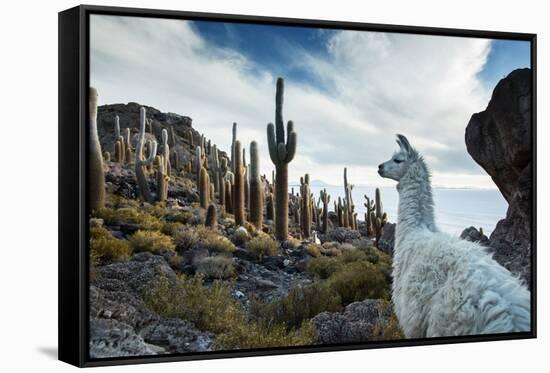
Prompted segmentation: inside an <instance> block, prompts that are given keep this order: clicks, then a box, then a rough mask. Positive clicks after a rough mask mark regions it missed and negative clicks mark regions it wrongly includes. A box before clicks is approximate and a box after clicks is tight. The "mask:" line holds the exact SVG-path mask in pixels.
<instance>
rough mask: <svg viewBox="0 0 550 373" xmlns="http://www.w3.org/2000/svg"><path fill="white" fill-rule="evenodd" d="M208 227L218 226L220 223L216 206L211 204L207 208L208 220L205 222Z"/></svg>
mask: <svg viewBox="0 0 550 373" xmlns="http://www.w3.org/2000/svg"><path fill="white" fill-rule="evenodd" d="M204 225H205V226H207V227H208V228H212V229H213V228H216V226H217V225H218V213H217V212H216V206H214V205H213V204H211V205H210V206H208V210H206V221H205V223H204Z"/></svg>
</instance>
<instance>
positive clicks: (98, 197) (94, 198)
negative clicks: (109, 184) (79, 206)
mask: <svg viewBox="0 0 550 373" xmlns="http://www.w3.org/2000/svg"><path fill="white" fill-rule="evenodd" d="M89 95H90V96H89V102H88V105H89V113H90V117H89V123H88V125H89V128H90V133H89V136H90V144H89V145H90V150H89V154H88V156H89V167H90V168H89V177H90V178H89V184H88V187H89V193H88V196H89V200H88V202H89V203H90V210H91V211H94V210H98V209H100V208H102V207H104V206H105V174H104V172H103V156H102V152H101V144H100V143H99V135H98V133H97V91H96V89H95V88H93V87H90V90H89Z"/></svg>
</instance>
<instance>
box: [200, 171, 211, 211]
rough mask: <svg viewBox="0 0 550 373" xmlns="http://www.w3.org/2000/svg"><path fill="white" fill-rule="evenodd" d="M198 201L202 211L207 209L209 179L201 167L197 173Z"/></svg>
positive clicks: (206, 172)
mask: <svg viewBox="0 0 550 373" xmlns="http://www.w3.org/2000/svg"><path fill="white" fill-rule="evenodd" d="M199 200H200V205H201V207H202V208H203V209H206V208H208V205H209V203H210V178H209V176H208V171H206V168H204V167H201V170H200V172H199Z"/></svg>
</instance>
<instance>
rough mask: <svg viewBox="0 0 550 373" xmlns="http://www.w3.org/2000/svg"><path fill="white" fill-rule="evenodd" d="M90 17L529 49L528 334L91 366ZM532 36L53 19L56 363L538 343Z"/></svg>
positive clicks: (288, 21) (353, 25)
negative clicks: (492, 42) (466, 40)
mask: <svg viewBox="0 0 550 373" xmlns="http://www.w3.org/2000/svg"><path fill="white" fill-rule="evenodd" d="M91 14H104V15H123V16H139V17H155V18H170V19H186V20H210V21H212V20H215V21H225V22H237V23H259V24H271V25H285V26H311V27H317V28H336V29H348V30H367V31H385V32H393V33H413V34H425V35H442V36H458V37H471V38H491V39H508V40H522V41H529V42H530V43H531V69H532V126H533V128H532V144H533V145H532V162H533V163H532V165H533V167H532V170H533V171H532V172H533V175H532V180H533V185H532V197H533V198H532V212H533V216H532V220H531V221H532V226H531V232H533V233H532V250H531V256H532V257H531V263H532V271H531V284H532V286H531V294H532V296H531V317H532V320H531V326H532V329H531V331H530V332H526V333H511V334H495V335H479V336H461V337H442V338H430V339H407V340H396V341H384V342H367V343H360V344H345V345H319V346H311V347H281V348H273V349H251V350H238V351H230V352H229V351H219V352H218V351H215V352H202V353H187V354H170V355H160V356H136V357H124V358H108V359H90V357H89V356H88V335H89V331H88V314H89V313H88V307H89V304H88V291H89V289H88V268H89V263H88V256H87V246H88V244H87V243H88V207H87V198H86V197H87V192H88V191H87V188H86V186H87V177H88V176H87V175H88V173H87V137H88V134H87V131H86V118H88V115H87V112H88V104H87V103H88V97H87V95H88V87H89V16H90V15H91ZM536 42H537V35H536V34H528V33H515V32H496V31H482V30H460V29H450V28H434V27H418V26H400V25H387V24H369V23H357V22H343V21H326V20H311V19H293V18H275V17H259V16H243V15H231V14H214V13H199V12H184V11H172V10H158V9H138V8H121V7H104V6H89V5H81V6H77V7H74V8H71V9H68V10H65V11H62V12H60V13H59V40H58V43H59V52H58V53H59V70H58V74H59V76H58V79H59V252H58V255H59V258H58V260H59V273H58V276H59V299H58V301H59V320H58V321H59V334H58V339H59V360H61V361H64V362H67V363H69V364H72V365H76V366H79V367H93V366H105V365H122V364H137V363H152V362H172V361H185V360H199V359H219V358H232V357H249V356H260V355H282V354H296V353H311V352H327V351H340V350H357V349H371V348H389V347H403V346H418V345H435V344H444V343H445V344H450V343H464V342H483V341H497V340H511V339H527V338H536V335H537V333H536V331H537V324H536V320H537V319H536V304H537V302H536V301H537V282H536V272H537V271H536V266H537V262H536V256H537V255H536V251H537V250H536V247H537V246H536V223H537V221H536V218H537V212H536V201H537V187H536V185H537V172H536V169H537V157H536V153H537V152H536V144H537V142H536V139H537V131H536V129H537V124H536V119H537V118H536V112H537V110H536V109H537V108H536V97H537V95H536V92H537V90H536V75H537V68H536Z"/></svg>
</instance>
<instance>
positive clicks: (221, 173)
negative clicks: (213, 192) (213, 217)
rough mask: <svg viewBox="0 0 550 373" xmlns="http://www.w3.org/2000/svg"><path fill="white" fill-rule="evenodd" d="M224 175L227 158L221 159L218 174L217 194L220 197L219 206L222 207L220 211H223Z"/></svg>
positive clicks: (224, 201)
mask: <svg viewBox="0 0 550 373" xmlns="http://www.w3.org/2000/svg"><path fill="white" fill-rule="evenodd" d="M225 175H227V158H222V159H221V162H220V171H219V172H218V179H219V180H218V183H219V186H220V189H219V190H218V193H219V195H220V205H221V206H222V211H223V210H224V209H225V203H226V199H225Z"/></svg>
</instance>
